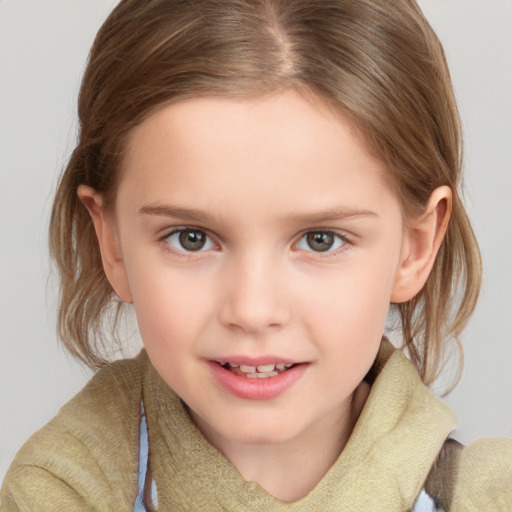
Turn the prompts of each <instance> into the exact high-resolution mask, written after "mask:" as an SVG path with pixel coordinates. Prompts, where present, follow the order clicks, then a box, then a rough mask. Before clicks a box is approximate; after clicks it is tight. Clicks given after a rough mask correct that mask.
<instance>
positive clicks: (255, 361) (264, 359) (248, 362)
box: [213, 355, 299, 366]
mask: <svg viewBox="0 0 512 512" xmlns="http://www.w3.org/2000/svg"><path fill="white" fill-rule="evenodd" d="M213 361H215V362H216V363H219V364H220V363H238V364H243V365H244V366H265V365H267V364H276V363H285V364H299V361H296V360H294V359H290V358H289V357H279V356H271V355H270V356H261V357H251V356H226V357H216V358H215V359H213Z"/></svg>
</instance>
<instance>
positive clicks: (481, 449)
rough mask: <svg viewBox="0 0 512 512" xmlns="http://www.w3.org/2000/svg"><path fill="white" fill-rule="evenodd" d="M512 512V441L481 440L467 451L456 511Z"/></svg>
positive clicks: (459, 478) (462, 460) (457, 488)
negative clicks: (487, 511) (485, 511)
mask: <svg viewBox="0 0 512 512" xmlns="http://www.w3.org/2000/svg"><path fill="white" fill-rule="evenodd" d="M470 510H489V511H512V440H509V439H479V440H478V441H475V442H474V443H472V444H470V445H468V446H466V447H464V448H463V449H462V450H461V452H460V459H459V463H458V469H457V474H456V485H455V492H454V495H453V511H454V512H461V511H470Z"/></svg>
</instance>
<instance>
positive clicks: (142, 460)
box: [133, 402, 158, 512]
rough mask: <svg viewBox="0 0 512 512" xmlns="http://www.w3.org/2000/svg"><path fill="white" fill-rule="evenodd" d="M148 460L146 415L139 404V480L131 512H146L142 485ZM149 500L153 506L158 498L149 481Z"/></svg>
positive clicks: (142, 405)
mask: <svg viewBox="0 0 512 512" xmlns="http://www.w3.org/2000/svg"><path fill="white" fill-rule="evenodd" d="M148 458H149V440H148V426H147V423H146V413H145V411H144V404H143V403H142V402H141V403H140V424H139V478H138V486H137V497H136V498H135V503H134V505H133V512H147V509H146V506H145V504H144V484H145V482H146V474H147V470H148ZM151 500H152V502H153V503H154V505H155V506H157V505H158V498H157V493H156V484H155V481H154V480H151Z"/></svg>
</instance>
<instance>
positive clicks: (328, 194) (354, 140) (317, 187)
mask: <svg viewBox="0 0 512 512" xmlns="http://www.w3.org/2000/svg"><path fill="white" fill-rule="evenodd" d="M123 189H124V190H125V191H130V190H131V191H132V193H133V192H137V194H135V195H133V200H134V201H135V202H137V196H138V197H139V198H140V197H142V196H144V200H145V201H150V202H158V201H165V200H168V199H169V198H172V199H175V197H176V196H178V195H180V197H187V198H188V200H191V201H194V202H196V203H198V204H201V203H202V206H207V205H213V204H214V203H215V202H216V201H215V200H216V199H217V200H218V201H217V205H216V206H222V205H225V202H226V201H229V203H230V204H236V203H238V204H239V205H240V206H241V207H243V206H244V205H245V206H246V207H249V206H250V205H251V204H252V203H254V202H261V201H263V202H268V201H270V200H273V201H278V203H279V204H281V205H282V206H283V208H285V207H288V208H289V207H290V206H291V205H295V206H298V205H297V202H300V204H302V205H304V206H305V207H309V208H312V209H314V208H317V207H318V208H319V207H322V206H323V205H324V204H325V203H326V202H329V201H331V202H338V203H339V202H340V201H342V202H343V201H344V202H346V203H347V205H350V206H353V207H359V206H361V207H362V205H357V204H356V203H357V202H358V201H359V202H361V201H363V200H364V201H366V202H373V203H375V204H377V203H378V202H379V201H380V198H381V196H382V193H381V192H382V191H383V190H384V189H386V190H388V189H390V184H389V176H388V172H387V170H386V169H385V167H384V165H383V164H382V163H381V162H380V161H378V160H377V159H376V158H375V157H374V156H373V155H372V153H371V152H370V151H369V150H368V149H367V146H366V144H365V143H364V142H363V140H362V137H361V136H360V134H359V132H358V131H357V130H356V129H355V128H354V126H353V125H352V124H351V123H350V122H349V121H348V120H347V119H346V118H344V117H343V116H341V115H340V114H339V112H337V111H334V110H333V109H330V108H328V106H327V105H326V104H325V103H322V102H321V101H319V100H316V101H313V100H311V99H305V98H304V97H303V96H302V95H300V94H299V93H297V92H295V91H285V92H282V93H278V94H274V95H270V96H266V97H263V98H256V99H230V98H221V97H215V98H197V99H190V100H184V101H180V102H177V103H173V104H169V105H166V106H164V107H162V108H160V109H159V110H158V111H156V112H154V113H153V114H151V115H150V116H149V117H148V118H147V119H146V120H145V121H143V122H142V123H141V124H140V125H139V126H137V127H136V128H135V129H134V130H133V132H132V133H131V134H130V137H129V139H128V146H127V155H126V159H125V165H124V169H123V173H122V176H121V180H120V188H119V191H120V192H121V191H122V190H123ZM358 193H361V194H360V197H358V195H357V194H358ZM365 206H366V205H365Z"/></svg>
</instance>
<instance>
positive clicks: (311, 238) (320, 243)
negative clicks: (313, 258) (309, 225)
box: [297, 231, 346, 252]
mask: <svg viewBox="0 0 512 512" xmlns="http://www.w3.org/2000/svg"><path fill="white" fill-rule="evenodd" d="M345 243H346V242H345V240H344V238H343V237H342V236H341V235H338V234H337V233H334V232H333V231H309V232H308V233H306V234H305V235H304V236H303V237H302V238H301V239H300V240H299V243H298V244H297V248H298V249H301V250H303V251H314V252H327V251H331V252H332V251H335V250H336V249H339V248H340V247H342V246H344V245H345Z"/></svg>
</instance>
